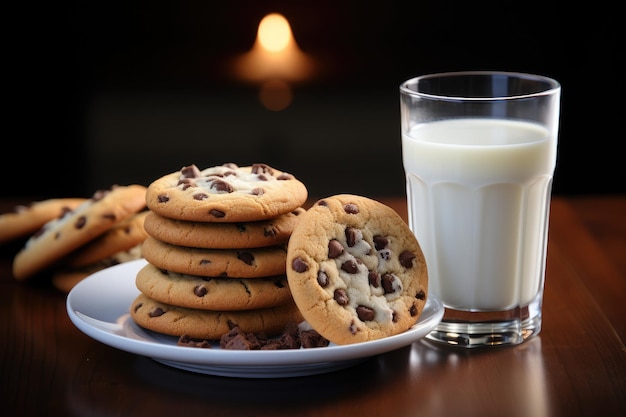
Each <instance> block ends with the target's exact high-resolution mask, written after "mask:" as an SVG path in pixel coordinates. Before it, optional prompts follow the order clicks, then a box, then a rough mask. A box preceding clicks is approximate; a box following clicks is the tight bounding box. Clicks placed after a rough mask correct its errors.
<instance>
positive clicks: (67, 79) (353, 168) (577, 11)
mask: <svg viewBox="0 0 626 417" xmlns="http://www.w3.org/2000/svg"><path fill="white" fill-rule="evenodd" d="M270 12H279V13H282V14H283V15H284V16H285V17H287V19H288V20H289V22H290V23H291V25H292V30H293V32H294V35H295V38H296V40H297V42H298V44H299V45H300V47H301V49H302V50H303V51H304V52H306V53H308V54H309V55H310V56H312V57H314V58H315V59H316V62H318V63H319V64H321V65H323V67H321V68H319V69H318V72H317V74H316V76H315V77H314V78H313V79H311V80H309V81H308V82H306V83H302V84H298V85H294V86H293V88H294V100H293V102H292V104H291V105H290V106H289V107H288V108H287V109H286V110H283V111H281V112H273V111H269V110H267V109H265V108H263V107H262V106H261V105H260V103H259V101H258V99H257V88H256V87H255V86H250V85H246V84H244V83H241V82H239V81H238V80H236V79H234V78H233V76H232V73H231V72H229V69H228V67H227V66H226V64H227V63H228V62H229V60H231V59H233V57H236V56H238V55H240V54H243V53H245V52H247V51H248V50H249V49H250V48H251V46H252V44H253V42H254V39H255V36H256V30H257V26H258V23H259V21H260V20H261V19H262V17H263V16H265V15H266V14H267V13H270ZM619 18H620V13H618V11H617V3H610V2H608V1H606V2H602V1H595V2H590V3H586V4H581V3H580V2H579V3H577V4H574V3H571V2H566V3H557V2H554V1H536V0H531V1H526V2H503V1H499V2H484V1H463V2H460V1H459V2H454V1H436V0H423V1H420V0H414V1H411V2H410V3H407V2H397V1H375V2H374V1H372V2H364V1H354V0H350V1H340V0H334V1H331V0H317V1H287V0H285V1H262V0H261V1H251V0H246V1H223V2H212V1H178V2H175V1H171V2H162V1H156V2H155V1H117V0H113V1H101V0H97V1H84V2H59V3H54V2H49V3H41V4H38V3H32V2H29V3H23V4H20V5H9V6H5V19H6V20H7V21H8V22H7V25H8V26H7V28H8V29H9V30H8V33H7V35H5V45H6V49H5V59H4V60H3V61H4V67H5V70H8V71H7V73H8V75H5V77H6V78H5V85H7V90H8V91H9V95H8V96H6V98H7V101H6V103H7V104H8V106H7V107H8V108H9V109H8V111H7V113H6V114H7V118H6V120H7V125H6V126H7V130H6V131H5V133H4V134H3V137H4V140H3V145H2V154H3V158H2V161H3V164H2V168H1V173H2V175H3V178H5V182H6V183H8V187H3V191H2V194H1V196H24V195H28V196H38V197H65V196H76V195H80V196H89V195H91V194H92V193H93V191H95V190H96V189H100V188H108V187H109V186H110V185H111V184H114V183H116V184H126V183H131V182H138V183H143V184H145V185H148V184H149V182H151V181H152V180H154V179H156V178H157V177H160V176H162V175H165V174H167V173H170V172H173V171H176V170H178V169H180V168H181V167H182V166H184V165H189V164H191V163H195V164H196V165H198V166H199V167H200V168H204V167H208V166H212V165H215V164H221V163H224V162H236V163H239V164H240V165H247V164H251V163H254V162H266V163H269V164H270V165H273V166H275V167H277V168H279V169H281V170H284V171H289V172H291V173H293V174H295V175H296V176H297V177H299V178H300V179H302V180H303V181H304V182H305V183H306V184H307V186H308V187H309V191H310V194H311V195H314V196H323V195H328V194H334V193H339V192H350V193H358V194H363V195H371V196H376V195H393V194H396V195H397V194H400V193H404V176H403V171H402V166H401V164H402V161H401V148H400V131H399V123H400V120H399V94H398V86H399V84H400V83H401V82H402V81H403V80H405V79H407V78H411V77H414V76H417V75H421V74H424V73H430V72H442V71H455V70H479V69H480V70H503V71H519V72H531V73H537V74H542V75H546V76H550V77H553V78H556V79H557V80H558V81H560V82H561V84H562V88H563V89H562V109H561V130H560V138H559V141H560V142H559V160H558V164H557V171H556V175H555V180H554V192H555V193H556V194H565V193H566V194H590V193H596V194H597V193H616V192H624V191H625V189H624V188H625V187H624V184H625V181H624V174H623V170H622V168H621V167H622V164H623V162H622V161H623V158H624V156H623V155H624V153H623V151H622V149H623V146H622V145H621V143H622V142H623V140H624V135H623V133H622V132H623V129H619V130H618V123H619V122H620V121H621V118H623V117H624V104H623V99H622V100H620V96H621V97H623V95H624V81H623V75H622V71H621V70H622V66H623V64H621V63H620V64H619V65H620V67H618V62H617V57H618V56H619V55H620V54H623V48H624V37H623V29H622V27H623V22H621V21H619V20H618V19H619ZM618 132H619V133H618Z"/></svg>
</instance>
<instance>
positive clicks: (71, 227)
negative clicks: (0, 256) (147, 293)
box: [0, 184, 148, 292]
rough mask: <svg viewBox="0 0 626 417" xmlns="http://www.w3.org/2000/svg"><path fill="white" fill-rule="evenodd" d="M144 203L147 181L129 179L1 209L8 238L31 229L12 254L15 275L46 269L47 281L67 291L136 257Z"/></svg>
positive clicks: (25, 276) (31, 274) (142, 234)
mask: <svg viewBox="0 0 626 417" xmlns="http://www.w3.org/2000/svg"><path fill="white" fill-rule="evenodd" d="M145 208H146V187H145V186H143V185H137V184H132V185H126V186H119V185H116V186H113V187H111V188H110V189H107V190H98V191H96V192H95V193H94V194H93V196H92V197H91V198H89V199H70V198H61V199H51V200H43V201H38V202H34V203H32V204H31V205H30V206H29V207H24V208H22V209H20V210H18V211H16V212H15V213H6V214H4V215H2V218H1V220H2V221H0V224H2V223H6V226H7V228H6V229H7V230H9V231H10V233H11V235H10V236H11V238H12V239H15V238H17V237H18V236H21V235H22V233H24V232H25V231H29V233H32V235H30V236H29V238H28V239H27V240H26V243H25V244H24V246H23V247H22V248H21V249H20V250H19V251H18V252H17V254H16V255H15V258H14V261H13V275H14V277H15V278H16V279H17V280H20V281H23V280H28V279H31V278H33V277H35V276H37V275H39V274H41V273H42V272H50V273H51V275H52V283H53V284H54V285H55V286H56V287H57V288H58V289H60V290H62V291H66V292H67V291H69V290H70V289H71V288H72V287H73V286H74V285H75V284H76V283H77V282H78V281H80V280H81V279H83V278H85V277H86V276H88V275H90V274H91V273H93V272H95V271H98V270H100V269H103V268H105V267H108V266H111V265H113V264H117V263H121V262H125V261H127V260H131V259H137V258H139V257H140V255H141V251H140V249H138V248H139V247H140V245H141V243H142V242H143V240H144V239H145V238H146V236H147V234H146V233H145V231H144V228H143V221H144V218H145V216H146V214H147V213H148V211H145V210H144V209H145ZM8 226H11V227H8ZM35 228H37V230H36V231H34V230H35ZM18 229H19V230H21V231H22V232H20V233H18V232H17V230H18Z"/></svg>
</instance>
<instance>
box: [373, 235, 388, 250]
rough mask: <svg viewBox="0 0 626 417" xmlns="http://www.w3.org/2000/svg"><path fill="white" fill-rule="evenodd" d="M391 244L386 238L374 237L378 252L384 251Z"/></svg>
mask: <svg viewBox="0 0 626 417" xmlns="http://www.w3.org/2000/svg"><path fill="white" fill-rule="evenodd" d="M388 244H389V239H387V238H386V237H385V236H380V235H379V236H374V247H375V248H376V250H383V249H385V248H386V247H387V245H388Z"/></svg>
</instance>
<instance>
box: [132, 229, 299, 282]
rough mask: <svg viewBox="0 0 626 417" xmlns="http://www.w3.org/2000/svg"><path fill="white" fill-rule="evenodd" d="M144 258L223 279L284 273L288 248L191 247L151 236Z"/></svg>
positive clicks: (183, 271)
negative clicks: (172, 243)
mask: <svg viewBox="0 0 626 417" xmlns="http://www.w3.org/2000/svg"><path fill="white" fill-rule="evenodd" d="M142 252H143V257H144V258H145V259H146V260H147V261H148V262H150V263H151V264H153V265H155V266H157V267H158V268H161V269H167V270H169V271H174V272H178V273H180V274H189V275H199V276H203V277H223V278H227V277H228V278H260V277H269V276H274V275H281V274H284V273H285V259H286V258H287V248H286V247H285V246H284V245H283V246H271V247H266V248H249V249H204V248H189V247H183V246H177V245H170V244H169V243H165V242H161V241H160V240H157V239H155V238H153V237H152V236H148V237H147V238H146V240H145V241H144V242H143V243H142Z"/></svg>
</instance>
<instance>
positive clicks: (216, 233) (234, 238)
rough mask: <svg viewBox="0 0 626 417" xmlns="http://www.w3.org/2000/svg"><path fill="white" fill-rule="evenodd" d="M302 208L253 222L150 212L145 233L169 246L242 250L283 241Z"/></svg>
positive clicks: (287, 237) (145, 224)
mask: <svg viewBox="0 0 626 417" xmlns="http://www.w3.org/2000/svg"><path fill="white" fill-rule="evenodd" d="M304 211H305V210H304V209H303V208H302V207H298V208H296V209H295V210H293V211H291V212H289V213H287V214H282V215H280V216H277V217H274V218H271V219H267V220H259V221H254V222H237V223H215V222H192V221H185V220H175V219H170V218H167V217H163V216H160V215H158V214H156V213H154V212H150V214H148V216H147V217H146V220H145V223H144V227H145V229H146V232H147V233H148V234H149V235H150V236H152V237H154V238H156V239H158V240H160V241H162V242H166V243H171V244H172V245H179V246H187V247H197V248H207V249H245V248H258V247H265V246H277V245H283V244H286V243H287V242H288V241H289V236H290V235H291V231H292V230H293V228H294V226H295V224H296V222H297V221H298V216H299V215H300V214H302V213H304Z"/></svg>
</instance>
